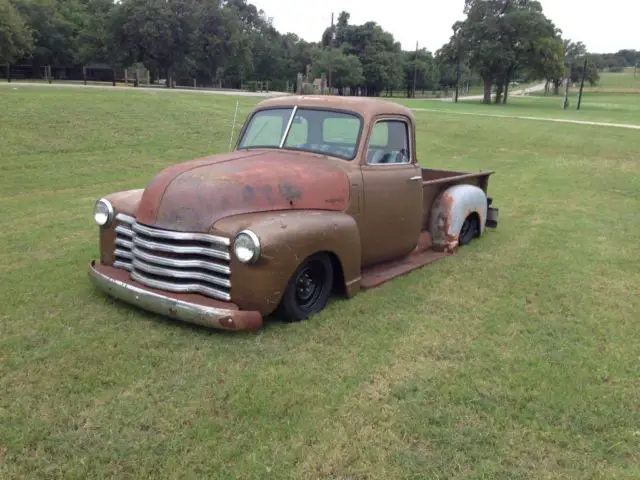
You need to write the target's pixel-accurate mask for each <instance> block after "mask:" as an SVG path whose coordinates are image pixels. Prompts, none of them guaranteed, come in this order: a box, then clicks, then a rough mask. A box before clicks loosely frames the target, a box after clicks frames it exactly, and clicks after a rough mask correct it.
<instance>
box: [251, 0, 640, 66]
mask: <svg viewBox="0 0 640 480" xmlns="http://www.w3.org/2000/svg"><path fill="white" fill-rule="evenodd" d="M249 1H251V0H249ZM251 3H253V4H254V5H256V7H258V8H259V9H262V10H264V11H265V13H266V14H267V16H269V17H273V19H274V26H275V27H276V28H277V29H278V30H279V31H281V32H283V33H286V32H293V33H295V34H297V35H298V36H300V37H302V38H304V39H305V40H308V41H319V40H320V37H321V35H322V32H323V31H324V29H325V28H327V27H328V26H329V25H330V24H331V12H333V13H334V14H335V18H336V19H337V17H338V13H340V12H341V11H342V10H345V11H347V12H349V13H350V14H351V19H350V22H351V23H354V24H360V23H364V22H366V21H369V20H372V21H375V22H377V23H378V24H380V25H381V26H382V27H383V28H384V29H385V30H387V31H389V32H391V33H393V35H394V37H395V38H396V40H398V41H399V42H401V43H402V48H403V49H405V50H413V49H414V48H415V45H416V41H417V42H419V44H420V46H424V47H426V48H427V49H429V50H431V51H432V52H435V51H436V50H437V49H438V48H440V47H441V46H442V45H443V44H444V43H446V42H447V41H448V40H449V37H450V36H451V34H452V30H451V26H452V25H453V23H454V22H455V21H456V20H461V19H463V18H464V14H463V13H462V10H463V6H464V0H438V1H436V0H420V1H417V0H394V1H386V2H371V1H369V0H323V1H320V2H317V3H314V2H312V3H298V4H295V3H293V4H292V3H288V2H286V1H284V0H253V1H251ZM541 3H542V6H543V8H544V13H545V14H546V15H547V17H549V18H550V19H551V20H552V21H553V22H554V23H555V24H556V26H557V27H559V28H560V29H562V31H563V36H564V37H565V38H571V39H572V40H575V41H578V40H579V41H582V42H584V44H585V45H586V46H587V48H588V49H589V51H590V52H593V53H605V52H616V51H618V50H621V49H623V48H631V49H636V50H640V35H639V32H640V25H639V24H638V21H640V2H638V1H637V0H607V1H606V2H596V1H594V0H582V1H580V0H541Z"/></svg>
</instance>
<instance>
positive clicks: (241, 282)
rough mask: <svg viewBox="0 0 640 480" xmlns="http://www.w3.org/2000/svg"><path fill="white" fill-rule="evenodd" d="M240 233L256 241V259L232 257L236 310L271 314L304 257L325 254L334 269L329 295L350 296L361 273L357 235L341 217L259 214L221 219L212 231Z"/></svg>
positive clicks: (350, 220) (311, 213) (350, 222)
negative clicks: (258, 245) (243, 260)
mask: <svg viewBox="0 0 640 480" xmlns="http://www.w3.org/2000/svg"><path fill="white" fill-rule="evenodd" d="M242 229H249V230H251V231H253V232H254V233H255V234H256V235H257V236H258V237H259V239H260V243H261V256H260V259H259V260H258V261H257V262H256V263H255V264H252V265H245V264H242V263H240V262H238V261H237V259H235V258H234V256H233V255H232V259H231V270H232V282H231V283H232V287H231V296H232V301H233V302H234V303H236V304H237V305H238V306H239V307H240V308H241V309H248V308H253V309H256V310H258V311H260V312H261V313H262V314H263V315H269V314H271V313H272V312H273V311H274V310H275V308H276V307H277V305H278V304H279V303H280V301H281V299H282V295H283V294H284V291H285V289H286V286H287V284H288V282H289V280H290V278H291V276H292V275H293V274H294V272H295V271H296V269H297V268H298V266H299V265H300V264H301V263H302V262H303V261H304V260H305V259H306V258H308V257H309V256H311V255H313V254H316V253H326V254H327V255H328V256H329V258H330V260H331V263H332V266H333V270H334V282H333V293H334V294H336V293H337V294H344V295H346V296H347V297H351V296H353V295H355V293H356V292H357V289H358V287H359V285H360V284H359V281H360V273H361V259H362V253H361V245H360V232H359V229H358V226H357V224H356V222H355V219H354V218H353V217H351V216H350V215H347V214H344V213H342V212H330V211H317V210H295V211H287V212H269V213H267V212H264V213H259V214H250V215H242V216H238V217H234V218H228V219H224V220H222V221H219V222H217V223H216V225H215V231H216V232H219V233H226V234H227V235H228V236H230V237H231V238H233V236H234V235H235V234H236V233H237V232H239V231H240V230H242Z"/></svg>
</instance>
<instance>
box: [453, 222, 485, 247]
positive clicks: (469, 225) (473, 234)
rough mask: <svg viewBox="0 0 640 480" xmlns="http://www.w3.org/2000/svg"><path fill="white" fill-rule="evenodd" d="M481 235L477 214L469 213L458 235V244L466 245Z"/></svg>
mask: <svg viewBox="0 0 640 480" xmlns="http://www.w3.org/2000/svg"><path fill="white" fill-rule="evenodd" d="M479 236H480V222H479V221H478V216H477V215H473V214H472V215H469V216H468V217H467V218H465V219H464V223H463V224H462V227H461V228H460V235H459V236H458V245H460V246H461V247H464V246H465V245H469V243H471V241H472V240H473V239H474V238H478V237H479Z"/></svg>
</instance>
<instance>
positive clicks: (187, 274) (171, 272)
mask: <svg viewBox="0 0 640 480" xmlns="http://www.w3.org/2000/svg"><path fill="white" fill-rule="evenodd" d="M133 269H134V270H135V271H136V272H137V271H138V270H143V271H145V272H147V273H151V274H152V275H158V276H159V277H171V278H179V279H186V280H202V281H203V282H208V283H213V284H214V285H219V286H220V287H226V288H231V282H230V281H229V280H227V279H224V278H220V277H216V276H215V275H209V274H207V273H202V272H196V271H194V270H177V269H174V268H164V267H156V266H155V265H150V264H148V263H146V262H142V261H140V260H138V259H134V260H133Z"/></svg>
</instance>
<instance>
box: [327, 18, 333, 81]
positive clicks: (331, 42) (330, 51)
mask: <svg viewBox="0 0 640 480" xmlns="http://www.w3.org/2000/svg"><path fill="white" fill-rule="evenodd" d="M332 53H333V13H331V30H330V32H329V59H328V64H329V75H328V78H327V87H328V88H329V91H331V55H332Z"/></svg>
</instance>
